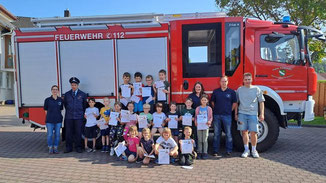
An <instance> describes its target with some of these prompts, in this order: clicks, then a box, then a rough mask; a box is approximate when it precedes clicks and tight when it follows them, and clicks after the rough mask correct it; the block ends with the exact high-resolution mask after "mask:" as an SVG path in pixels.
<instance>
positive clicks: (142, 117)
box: [138, 104, 153, 138]
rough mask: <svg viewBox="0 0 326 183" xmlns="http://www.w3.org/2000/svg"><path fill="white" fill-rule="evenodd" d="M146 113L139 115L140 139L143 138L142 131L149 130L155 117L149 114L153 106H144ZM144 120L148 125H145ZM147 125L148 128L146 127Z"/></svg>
mask: <svg viewBox="0 0 326 183" xmlns="http://www.w3.org/2000/svg"><path fill="white" fill-rule="evenodd" d="M143 109H144V112H142V113H140V114H139V115H138V137H139V138H141V137H142V131H143V129H144V128H149V127H150V126H151V125H150V124H151V123H152V121H153V116H152V114H151V113H149V111H150V109H151V106H150V105H149V104H144V105H143ZM143 120H144V121H145V120H146V123H143ZM144 125H146V126H144Z"/></svg>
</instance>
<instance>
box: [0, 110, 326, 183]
mask: <svg viewBox="0 0 326 183" xmlns="http://www.w3.org/2000/svg"><path fill="white" fill-rule="evenodd" d="M60 150H61V151H62V150H63V143H61V146H60ZM222 150H224V149H222ZM260 155H261V158H259V159H253V158H247V159H242V158H240V157H239V156H240V153H239V152H234V153H233V154H232V156H231V157H229V158H226V157H223V158H221V159H217V158H213V157H210V158H209V159H208V160H196V162H195V164H194V168H193V169H192V170H186V169H182V168H181V167H180V166H177V165H156V164H150V165H149V166H145V165H142V164H136V163H132V164H130V163H127V162H124V161H119V160H117V159H116V158H115V157H110V156H108V155H107V154H105V153H101V152H99V151H97V152H95V153H82V154H78V153H75V152H73V153H69V154H63V153H60V154H58V155H49V154H48V153H47V145H46V133H45V130H40V129H38V130H36V131H35V132H33V129H31V128H30V127H29V126H28V124H25V125H22V124H21V121H18V119H16V118H15V117H14V115H13V108H12V107H9V108H8V107H0V182H6V183H7V182H126V181H129V182H145V183H146V182H185V183H186V182H196V183H197V182H326V129H325V128H307V127H306V128H300V129H286V130H281V131H280V137H279V140H278V141H277V143H276V144H275V145H274V146H273V147H272V149H270V150H268V151H267V152H265V153H261V154H260Z"/></svg>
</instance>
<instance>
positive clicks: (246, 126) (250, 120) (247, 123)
mask: <svg viewBox="0 0 326 183" xmlns="http://www.w3.org/2000/svg"><path fill="white" fill-rule="evenodd" d="M240 122H241V123H242V124H240ZM238 130H241V131H243V130H249V131H251V132H258V116H257V115H248V114H241V113H239V116H238Z"/></svg>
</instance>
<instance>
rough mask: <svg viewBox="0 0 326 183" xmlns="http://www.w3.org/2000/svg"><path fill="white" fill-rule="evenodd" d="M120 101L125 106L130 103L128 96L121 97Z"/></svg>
mask: <svg viewBox="0 0 326 183" xmlns="http://www.w3.org/2000/svg"><path fill="white" fill-rule="evenodd" d="M120 102H121V103H122V104H123V105H124V106H127V104H128V99H127V98H121V99H120Z"/></svg>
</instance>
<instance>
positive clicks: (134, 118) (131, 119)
mask: <svg viewBox="0 0 326 183" xmlns="http://www.w3.org/2000/svg"><path fill="white" fill-rule="evenodd" d="M129 120H130V121H137V114H129Z"/></svg>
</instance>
